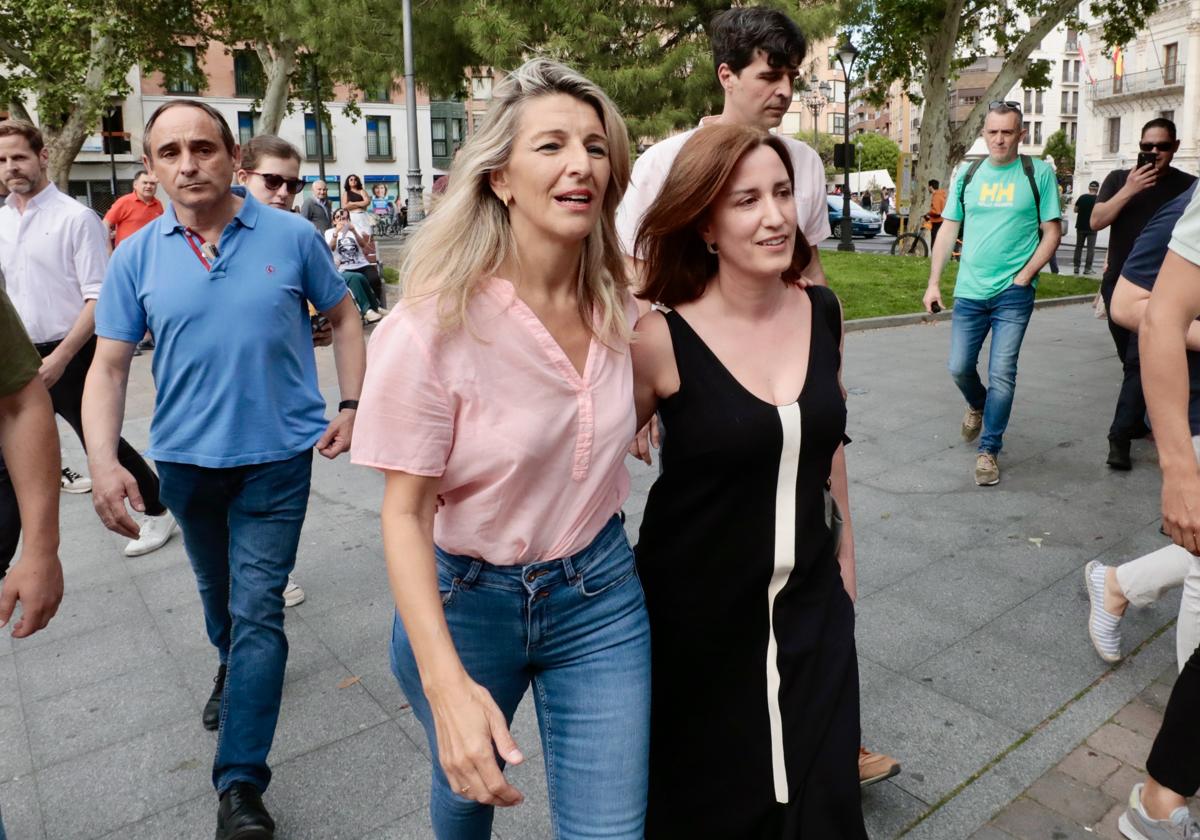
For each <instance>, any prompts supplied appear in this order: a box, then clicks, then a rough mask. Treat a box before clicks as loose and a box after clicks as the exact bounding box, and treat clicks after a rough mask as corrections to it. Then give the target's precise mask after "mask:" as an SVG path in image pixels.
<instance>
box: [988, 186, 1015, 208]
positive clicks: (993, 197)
mask: <svg viewBox="0 0 1200 840" xmlns="http://www.w3.org/2000/svg"><path fill="white" fill-rule="evenodd" d="M1016 194H1017V185H1016V184H1014V183H1011V182H1010V183H1007V184H988V183H983V184H980V185H979V204H980V206H982V207H1012V205H1013V199H1014V198H1015V197H1016Z"/></svg>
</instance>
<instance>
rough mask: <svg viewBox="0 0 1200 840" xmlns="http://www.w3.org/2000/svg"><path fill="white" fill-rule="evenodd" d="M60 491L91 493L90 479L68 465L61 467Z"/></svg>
mask: <svg viewBox="0 0 1200 840" xmlns="http://www.w3.org/2000/svg"><path fill="white" fill-rule="evenodd" d="M62 491H63V492H64V493H91V492H92V480H91V479H90V478H88V477H87V476H86V475H80V474H79V473H77V472H75V470H73V469H71V468H70V467H63V471H62Z"/></svg>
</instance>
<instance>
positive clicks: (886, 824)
mask: <svg viewBox="0 0 1200 840" xmlns="http://www.w3.org/2000/svg"><path fill="white" fill-rule="evenodd" d="M862 805H863V819H864V820H865V821H866V824H867V836H868V837H876V838H880V840H882V838H885V837H896V836H897V835H899V834H900V832H901V831H903V830H904V829H905V828H906V827H908V826H909V825H911V824H912V823H913V821H914V820H916V819H917V818H918V817H919V816H921V814H923V813H925V811H927V810H928V809H929V805H928V804H926V803H925V802H922V801H921V800H920V799H918V798H917V797H915V796H913V795H912V794H911V793H909V792H908V791H906V790H904V788H902V787H900V786H898V785H896V784H893V783H892V781H886V782H880V783H879V784H877V785H871V787H869V788H866V789H864V790H863V792H862Z"/></svg>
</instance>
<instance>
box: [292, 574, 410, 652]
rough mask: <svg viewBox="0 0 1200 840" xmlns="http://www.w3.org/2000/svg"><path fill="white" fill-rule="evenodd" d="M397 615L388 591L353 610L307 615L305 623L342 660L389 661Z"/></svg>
mask: <svg viewBox="0 0 1200 840" xmlns="http://www.w3.org/2000/svg"><path fill="white" fill-rule="evenodd" d="M301 606H303V605H301ZM395 614H396V606H395V602H394V601H393V600H392V595H391V592H390V591H388V590H386V589H385V590H383V591H381V592H379V593H377V594H376V595H374V596H372V597H371V598H370V600H365V601H363V602H361V603H358V604H355V605H354V606H353V608H350V607H346V608H339V609H336V610H332V611H330V612H326V613H320V614H319V615H318V616H317V617H316V618H313V617H310V616H307V615H306V616H305V617H304V620H305V623H306V624H307V625H308V626H309V628H310V629H312V630H313V632H314V633H315V635H316V636H317V638H318V639H320V640H321V642H322V643H323V644H324V645H325V646H326V647H327V648H329V650H330V651H331V652H332V653H333V655H334V656H335V657H337V659H338V661H340V662H343V663H345V662H353V661H355V660H357V659H361V658H363V657H365V656H371V655H374V656H379V657H380V658H382V659H384V660H386V659H387V657H388V651H389V644H390V642H391V637H392V620H393V619H394V617H395Z"/></svg>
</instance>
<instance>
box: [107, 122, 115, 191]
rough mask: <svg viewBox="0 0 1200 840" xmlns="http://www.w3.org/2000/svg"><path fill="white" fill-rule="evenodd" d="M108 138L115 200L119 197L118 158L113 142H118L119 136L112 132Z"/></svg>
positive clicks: (109, 162) (109, 163) (109, 161)
mask: <svg viewBox="0 0 1200 840" xmlns="http://www.w3.org/2000/svg"><path fill="white" fill-rule="evenodd" d="M107 139H108V165H109V166H110V167H111V168H112V176H111V177H112V196H113V201H116V199H117V158H116V157H115V155H114V154H113V144H114V143H116V142H117V138H116V137H113V136H112V135H111V134H110V135H109V136H108V137H107Z"/></svg>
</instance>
